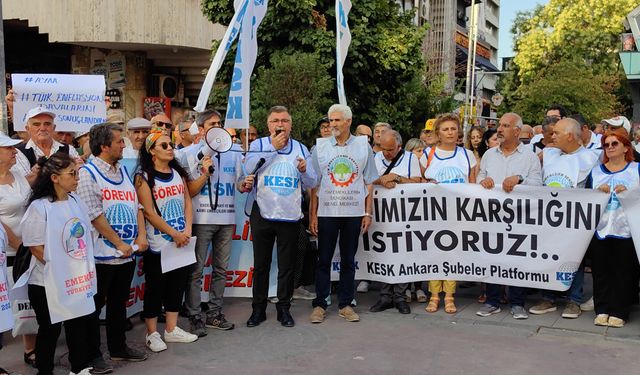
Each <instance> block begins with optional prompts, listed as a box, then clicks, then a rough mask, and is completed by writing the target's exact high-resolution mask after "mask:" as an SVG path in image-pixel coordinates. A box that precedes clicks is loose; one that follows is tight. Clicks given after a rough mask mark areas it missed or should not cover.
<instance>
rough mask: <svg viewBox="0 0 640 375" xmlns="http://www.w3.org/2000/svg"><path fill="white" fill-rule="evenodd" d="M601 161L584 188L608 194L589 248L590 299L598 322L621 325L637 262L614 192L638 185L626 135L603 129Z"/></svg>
mask: <svg viewBox="0 0 640 375" xmlns="http://www.w3.org/2000/svg"><path fill="white" fill-rule="evenodd" d="M602 149H603V150H604V155H603V160H602V164H600V165H597V166H595V167H594V168H593V169H592V170H591V173H590V174H589V176H588V177H587V183H586V187H587V188H592V189H598V190H600V191H602V192H604V193H606V194H610V198H609V202H608V204H607V207H606V209H605V212H604V213H603V215H602V217H601V219H600V222H599V223H598V227H597V229H596V233H595V235H594V237H593V240H592V241H591V244H590V246H589V250H590V251H591V256H592V265H591V269H592V274H593V302H594V305H595V311H596V314H597V316H596V318H595V320H594V321H593V323H594V324H595V325H598V326H609V327H622V326H623V325H624V324H625V321H626V320H627V319H629V311H630V309H631V305H632V304H633V301H634V294H635V297H637V293H638V292H637V287H638V276H639V275H640V266H639V265H638V257H637V255H636V251H635V247H634V244H633V239H632V238H631V231H630V229H629V223H628V218H627V217H626V215H625V213H624V211H623V210H622V207H621V206H620V201H619V200H618V194H621V193H623V192H625V191H627V190H631V189H633V188H636V187H638V185H640V164H638V163H637V162H635V161H633V146H632V145H631V142H630V141H629V139H628V138H627V137H622V136H619V135H617V134H613V133H609V132H607V133H605V136H603V137H602Z"/></svg>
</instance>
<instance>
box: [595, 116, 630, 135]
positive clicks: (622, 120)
mask: <svg viewBox="0 0 640 375" xmlns="http://www.w3.org/2000/svg"><path fill="white" fill-rule="evenodd" d="M602 122H605V123H607V124H609V125H610V126H613V127H614V128H619V127H621V126H622V127H623V128H624V129H625V130H626V131H627V133H631V123H630V122H629V119H627V118H626V117H624V116H616V117H613V118H610V119H608V120H602Z"/></svg>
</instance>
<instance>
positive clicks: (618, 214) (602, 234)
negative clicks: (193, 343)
mask: <svg viewBox="0 0 640 375" xmlns="http://www.w3.org/2000/svg"><path fill="white" fill-rule="evenodd" d="M639 168H640V164H638V163H636V162H631V163H629V164H627V166H626V167H625V168H624V169H623V170H621V171H618V172H609V171H607V170H606V169H605V168H604V165H603V164H601V165H599V166H597V167H595V168H593V170H591V181H592V183H593V189H597V188H598V187H600V186H601V185H604V184H607V185H609V189H610V190H611V196H610V197H609V202H607V208H606V209H605V211H604V213H603V214H602V217H601V218H600V221H599V222H598V227H597V228H596V236H597V237H598V238H599V239H601V240H602V239H605V238H607V237H612V238H631V230H630V228H629V222H628V221H627V217H626V215H625V214H624V210H623V209H622V207H621V206H620V200H618V195H617V194H616V193H615V192H614V191H613V189H614V188H615V187H616V186H617V185H624V186H625V187H626V188H627V190H631V189H632V188H634V187H636V186H638V185H640V169H639Z"/></svg>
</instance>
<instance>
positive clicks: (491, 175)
mask: <svg viewBox="0 0 640 375" xmlns="http://www.w3.org/2000/svg"><path fill="white" fill-rule="evenodd" d="M522 126H523V125H522V118H521V117H520V116H519V115H518V114H516V113H505V114H504V115H503V116H502V117H501V118H500V122H499V125H498V141H499V142H500V146H498V147H493V148H490V149H489V150H487V152H486V153H485V154H484V156H483V157H482V160H481V162H480V172H479V173H478V180H479V181H480V185H482V186H483V187H484V188H485V189H493V188H494V186H495V185H502V189H503V190H504V191H505V192H507V193H509V192H511V191H512V190H513V188H514V187H515V186H516V185H520V184H522V185H532V186H540V185H542V175H541V174H542V172H541V168H540V161H539V160H538V157H537V156H536V154H535V153H533V151H532V150H531V149H530V148H529V147H528V146H525V145H524V144H523V143H521V142H520V139H519V138H520V129H521V128H522ZM501 291H502V288H501V286H500V285H495V284H487V302H486V303H485V304H484V305H483V306H482V307H481V308H480V310H478V312H476V315H478V316H483V317H485V316H490V315H493V314H497V313H499V312H500V311H501V309H500V297H501ZM525 297H526V289H525V288H522V287H516V286H510V287H509V302H510V303H511V316H513V318H514V319H527V318H528V317H529V316H528V315H527V312H526V310H525V309H524V301H525Z"/></svg>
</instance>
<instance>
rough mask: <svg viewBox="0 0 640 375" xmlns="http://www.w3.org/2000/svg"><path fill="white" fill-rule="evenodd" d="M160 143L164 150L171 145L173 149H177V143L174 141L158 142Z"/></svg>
mask: <svg viewBox="0 0 640 375" xmlns="http://www.w3.org/2000/svg"><path fill="white" fill-rule="evenodd" d="M158 145H159V146H160V148H162V149H163V150H167V149H168V148H169V147H171V149H172V150H174V149H175V145H174V144H173V142H162V143H158Z"/></svg>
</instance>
